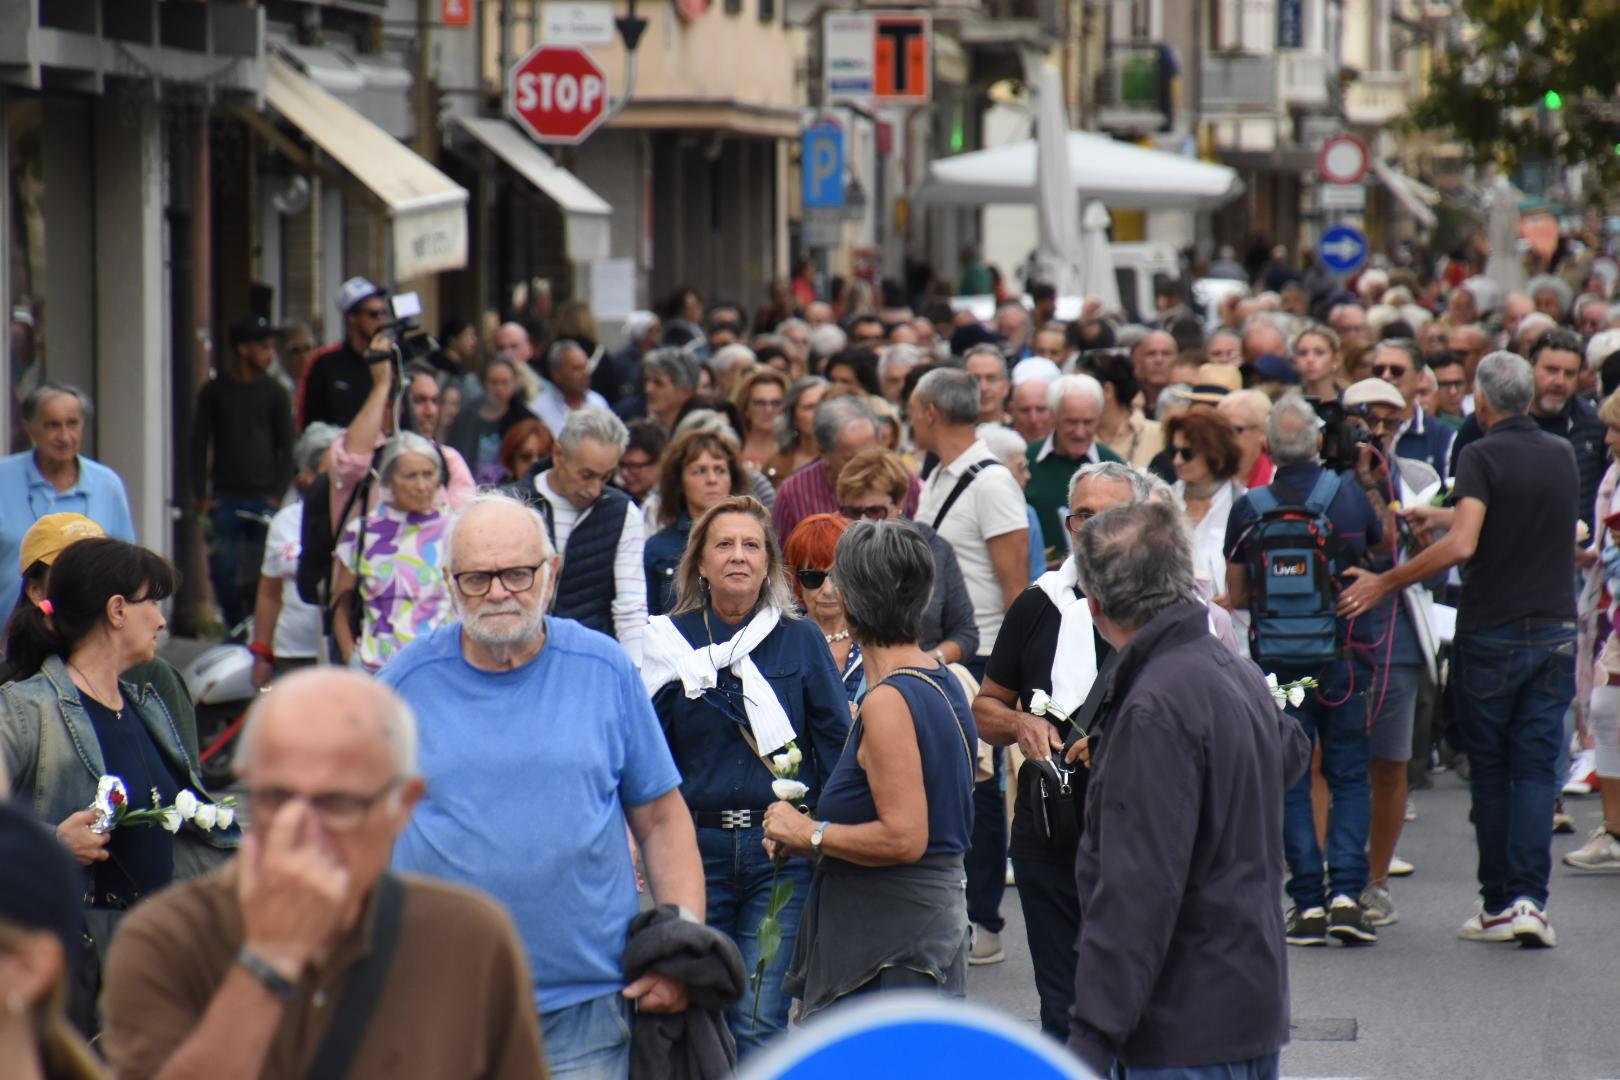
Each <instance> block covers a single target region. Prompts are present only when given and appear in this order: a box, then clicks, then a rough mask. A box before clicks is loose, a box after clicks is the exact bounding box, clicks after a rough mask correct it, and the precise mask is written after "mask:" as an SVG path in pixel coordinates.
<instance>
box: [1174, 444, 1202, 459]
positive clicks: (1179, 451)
mask: <svg viewBox="0 0 1620 1080" xmlns="http://www.w3.org/2000/svg"><path fill="white" fill-rule="evenodd" d="M1197 456H1198V451H1196V450H1194V449H1193V448H1192V447H1190V446H1178V447H1176V448H1175V451H1174V457H1175V459H1176V460H1177V461H1191V460H1193V459H1194V458H1196V457H1197Z"/></svg>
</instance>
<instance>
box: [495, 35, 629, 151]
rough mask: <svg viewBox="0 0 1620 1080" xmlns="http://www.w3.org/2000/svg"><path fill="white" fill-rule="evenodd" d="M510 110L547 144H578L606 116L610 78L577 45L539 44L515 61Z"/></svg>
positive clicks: (509, 89) (508, 93)
mask: <svg viewBox="0 0 1620 1080" xmlns="http://www.w3.org/2000/svg"><path fill="white" fill-rule="evenodd" d="M506 100H507V110H508V111H509V112H510V113H511V114H512V118H513V119H514V120H516V121H517V122H518V125H519V126H520V127H522V128H523V129H524V130H525V131H527V132H528V133H529V134H530V135H532V136H534V138H535V139H536V140H537V141H539V142H543V143H579V142H584V141H585V138H586V136H588V135H590V133H591V132H593V131H595V130H596V128H597V125H599V124H600V123H602V121H603V120H605V119H607V76H606V74H604V72H603V71H602V67H601V65H600V64H598V63H597V62H596V60H595V58H594V57H592V56H591V54H590V53H588V52H586V51H585V50H584V49H582V48H580V47H579V46H578V45H537V46H535V47H534V48H533V49H531V50H529V53H528V55H527V56H525V57H523V59H521V60H519V61H518V62H517V63H516V64H513V65H512V70H511V71H510V72H509V73H508V74H507V83H506Z"/></svg>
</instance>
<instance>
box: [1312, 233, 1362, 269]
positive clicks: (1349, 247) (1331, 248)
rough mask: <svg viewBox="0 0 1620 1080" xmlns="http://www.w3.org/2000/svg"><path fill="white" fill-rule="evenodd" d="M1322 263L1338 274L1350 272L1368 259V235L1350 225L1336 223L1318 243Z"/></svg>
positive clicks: (1317, 248) (1317, 247)
mask: <svg viewBox="0 0 1620 1080" xmlns="http://www.w3.org/2000/svg"><path fill="white" fill-rule="evenodd" d="M1316 250H1317V251H1318V252H1320V253H1321V255H1322V265H1323V266H1326V267H1327V268H1328V269H1329V270H1332V271H1333V272H1334V273H1336V274H1348V273H1349V272H1350V271H1352V270H1354V269H1355V268H1356V267H1358V266H1360V265H1361V264H1362V263H1363V262H1365V261H1366V259H1367V235H1366V234H1365V233H1363V232H1362V231H1361V230H1360V229H1354V228H1351V227H1350V226H1349V225H1335V226H1333V228H1331V229H1329V230H1328V231H1327V232H1325V233H1323V234H1322V242H1321V243H1320V244H1317V245H1316Z"/></svg>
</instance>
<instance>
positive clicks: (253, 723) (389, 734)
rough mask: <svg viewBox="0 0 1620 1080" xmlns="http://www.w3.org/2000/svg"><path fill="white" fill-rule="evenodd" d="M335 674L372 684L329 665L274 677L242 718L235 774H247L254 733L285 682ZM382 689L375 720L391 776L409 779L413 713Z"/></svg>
mask: <svg viewBox="0 0 1620 1080" xmlns="http://www.w3.org/2000/svg"><path fill="white" fill-rule="evenodd" d="M334 676H336V677H339V678H342V679H345V680H348V679H365V680H366V681H367V682H368V683H371V684H372V685H378V684H376V683H374V682H373V681H372V680H371V679H370V678H369V677H368V676H365V675H361V674H359V673H358V672H352V671H345V670H343V669H341V668H338V669H333V668H331V667H315V668H308V669H306V670H303V671H294V672H292V673H290V674H287V675H284V676H282V677H281V678H279V679H277V680H276V682H275V685H273V686H271V687H270V688H269V689H267V690H265V691H264V692H263V693H261V694H259V695H257V696H256V697H255V698H254V700H253V704H252V705H250V706H248V711H247V718H246V719H245V720H244V721H243V729H242V736H241V738H240V739H239V740H238V744H239V745H238V746H237V750H236V760H235V763H234V766H235V770H236V774H237V775H238V776H246V775H247V773H248V770H249V769H251V768H252V767H253V751H254V747H255V746H256V745H257V744H258V738H257V733H258V730H259V728H261V727H262V726H263V724H264V713H265V710H266V709H268V708H269V707H270V704H271V699H272V698H274V697H275V695H276V693H277V692H278V691H279V690H281V689H282V687H284V686H285V685H286V684H288V683H292V682H295V681H300V680H304V679H314V678H325V679H330V678H333V677H334ZM382 692H383V693H384V694H385V695H386V696H387V701H388V705H387V707H386V708H384V709H382V710H380V711H379V712H378V713H377V714H376V717H375V719H376V720H377V726H378V728H379V730H380V732H381V734H382V737H383V741H384V742H386V743H387V744H388V750H389V752H390V754H391V755H392V756H393V759H394V776H395V777H396V778H397V779H400V780H410V779H412V778H414V777H415V776H417V775H418V771H417V770H418V763H417V749H416V748H417V744H418V741H419V740H418V738H417V724H416V713H415V712H414V711H413V710H412V709H411V706H410V703H409V702H407V701H406V700H405V699H404V698H403V697H401V696H400V695H399V694H396V693H395V692H394V691H393V690H391V689H388V688H386V687H384V688H383V690H382Z"/></svg>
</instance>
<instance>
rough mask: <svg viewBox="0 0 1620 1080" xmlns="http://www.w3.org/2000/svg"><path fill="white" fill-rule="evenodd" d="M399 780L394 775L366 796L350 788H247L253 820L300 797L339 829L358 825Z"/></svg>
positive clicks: (329, 825) (331, 826)
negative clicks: (350, 790) (334, 789)
mask: <svg viewBox="0 0 1620 1080" xmlns="http://www.w3.org/2000/svg"><path fill="white" fill-rule="evenodd" d="M400 783H401V781H400V779H399V778H398V777H395V778H394V779H392V780H390V781H388V783H387V784H386V785H384V786H383V787H382V788H381V789H380V790H378V791H375V792H373V793H371V794H369V795H362V794H358V793H355V792H349V791H322V792H319V793H317V794H309V793H308V792H303V791H292V790H290V789H288V788H279V787H265V788H251V789H249V791H248V798H250V799H252V800H253V812H254V815H255V820H259V821H269V819H270V818H272V817H274V816H275V814H276V811H277V810H280V809H281V808H282V807H283V806H286V805H287V804H288V803H290V802H292V801H293V800H294V799H303V800H304V801H305V802H307V803H309V805H310V807H311V808H312V809H313V810H314V811H315V813H316V814H318V815H320V818H321V820H322V821H324V822H325V823H326V827H327V828H329V829H335V830H338V831H342V830H344V829H352V828H354V827H355V826H356V825H358V824H360V822H361V820H362V819H363V818H364V817H365V816H366V814H368V813H370V811H371V808H372V807H374V806H376V805H377V804H378V803H379V802H381V801H382V800H383V799H384V798H386V797H387V796H388V795H389V794H390V793H391V792H393V790H394V789H395V788H397V787H399V785H400Z"/></svg>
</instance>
